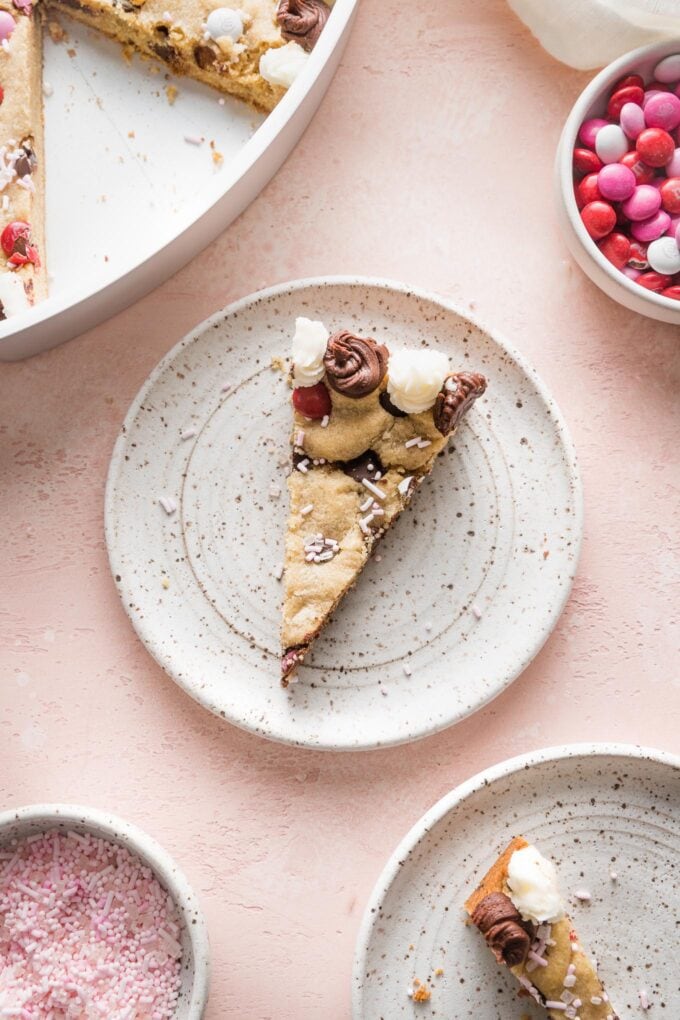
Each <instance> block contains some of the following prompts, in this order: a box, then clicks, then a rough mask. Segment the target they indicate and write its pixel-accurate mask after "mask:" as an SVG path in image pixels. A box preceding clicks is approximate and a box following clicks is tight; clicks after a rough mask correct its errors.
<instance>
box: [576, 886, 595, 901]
mask: <svg viewBox="0 0 680 1020" xmlns="http://www.w3.org/2000/svg"><path fill="white" fill-rule="evenodd" d="M574 896H575V897H576V899H577V900H581V901H582V902H583V903H589V902H590V900H592V898H593V897H592V896H591V895H590V892H589V890H588V889H577V890H576V892H575V893H574Z"/></svg>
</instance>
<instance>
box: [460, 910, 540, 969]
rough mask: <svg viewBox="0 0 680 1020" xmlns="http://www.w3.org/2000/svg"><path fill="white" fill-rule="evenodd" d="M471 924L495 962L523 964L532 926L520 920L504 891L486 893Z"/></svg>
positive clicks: (529, 944) (513, 965)
mask: <svg viewBox="0 0 680 1020" xmlns="http://www.w3.org/2000/svg"><path fill="white" fill-rule="evenodd" d="M472 923H473V924H475V925H476V926H477V927H478V928H479V930H480V931H481V933H482V935H483V936H484V938H485V939H486V941H487V943H488V946H489V948H490V949H491V951H492V952H493V954H494V956H495V957H496V959H497V960H498V962H499V963H507V965H508V967H515V966H516V965H517V964H518V963H524V961H525V960H526V958H527V953H528V952H529V949H530V947H531V941H532V938H533V934H534V931H533V926H532V925H531V924H530V923H528V922H526V921H523V920H522V918H521V916H520V914H519V911H518V910H517V908H516V907H515V906H514V904H513V902H512V900H511V899H510V898H509V897H508V896H506V895H505V894H504V893H501V892H496V893H489V895H488V896H485V897H484V899H483V900H480V902H479V903H478V904H477V906H476V907H475V909H474V911H473V913H472Z"/></svg>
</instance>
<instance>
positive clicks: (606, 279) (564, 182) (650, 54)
mask: <svg viewBox="0 0 680 1020" xmlns="http://www.w3.org/2000/svg"><path fill="white" fill-rule="evenodd" d="M671 53H680V39H676V40H675V41H672V42H662V43H655V44H654V45H653V46H642V47H640V49H638V50H633V51H632V53H626V54H625V55H624V56H623V57H619V59H618V60H615V61H614V62H613V63H612V64H609V66H608V67H605V69H604V70H603V71H600V73H599V74H598V75H597V77H595V78H593V80H592V81H591V82H590V84H589V85H587V86H586V88H585V89H584V90H583V92H582V93H581V95H580V96H579V97H578V99H577V100H576V102H575V103H574V105H573V107H572V109H571V113H570V114H569V116H568V117H567V121H566V124H565V125H564V130H563V131H562V136H561V138H560V141H559V145H558V146H557V159H556V163H555V171H556V186H557V208H558V212H559V217H560V224H561V227H562V231H563V233H564V238H565V240H566V242H567V247H568V248H569V251H570V252H571V254H572V255H573V256H574V258H575V259H576V261H577V262H578V264H579V266H580V267H581V269H582V270H583V271H584V273H586V275H587V276H589V277H590V279H591V280H592V281H593V283H595V284H597V286H598V287H599V288H600V289H601V290H603V291H604V292H605V294H608V295H609V297H611V298H613V299H614V301H618V302H619V304H621V305H625V307H626V308H630V309H631V310H632V311H634V312H639V313H640V314H641V315H647V316H649V318H652V319H659V320H660V321H661V322H673V323H675V324H676V325H680V301H674V300H673V299H672V298H665V297H661V295H660V294H654V293H653V292H652V291H649V290H645V288H644V287H640V285H639V284H637V283H635V282H634V281H633V280H629V279H628V277H627V276H625V275H624V274H623V273H622V272H621V271H620V270H619V269H616V267H615V266H613V265H612V264H611V262H609V261H608V260H607V259H606V258H605V257H604V255H602V253H601V252H600V250H599V249H598V247H597V245H596V244H595V242H594V241H593V239H592V238H591V237H590V236H589V234H588V232H587V230H586V228H585V227H584V226H583V222H582V220H581V214H580V212H579V209H578V206H577V205H576V199H575V197H574V178H573V174H572V152H573V150H574V146H575V144H576V136H577V134H578V129H579V128H580V126H581V124H582V123H583V121H584V120H587V119H588V118H589V117H601V116H603V114H604V110H605V108H606V105H607V99H608V97H609V92H610V90H611V87H612V85H614V84H616V82H617V81H618V80H619V79H620V78H623V77H625V75H627V74H633V73H637V74H641V75H642V77H643V78H644V79H645V81H650V80H651V78H652V72H653V70H654V68H655V67H656V65H657V64H658V62H659V61H660V60H662V59H663V58H664V57H667V56H668V55H669V54H671Z"/></svg>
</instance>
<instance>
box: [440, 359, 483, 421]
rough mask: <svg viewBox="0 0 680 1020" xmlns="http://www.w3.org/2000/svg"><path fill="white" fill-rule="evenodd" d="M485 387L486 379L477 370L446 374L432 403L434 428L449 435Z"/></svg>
mask: <svg viewBox="0 0 680 1020" xmlns="http://www.w3.org/2000/svg"><path fill="white" fill-rule="evenodd" d="M485 389H486V379H485V378H484V376H483V375H479V374H478V373H477V372H457V373H451V375H447V377H446V379H445V380H444V385H443V386H442V388H441V390H440V391H439V393H438V394H437V399H436V400H435V403H434V411H433V413H434V424H435V428H436V429H437V430H438V431H439V432H441V434H442V435H443V436H448V435H450V434H451V432H453V430H454V429H455V427H456V425H457V424H458V422H459V421H460V420H461V418H462V417H463V416H464V415H466V414H467V412H468V411H469V410H470V408H471V407H472V405H473V404H474V402H475V400H476V399H477V397H481V395H482V393H484V390H485Z"/></svg>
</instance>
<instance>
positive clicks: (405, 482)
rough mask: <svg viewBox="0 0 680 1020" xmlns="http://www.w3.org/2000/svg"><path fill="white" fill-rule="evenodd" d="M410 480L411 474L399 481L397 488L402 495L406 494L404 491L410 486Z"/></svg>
mask: <svg viewBox="0 0 680 1020" xmlns="http://www.w3.org/2000/svg"><path fill="white" fill-rule="evenodd" d="M412 481H413V476H412V475H408V477H407V478H404V479H403V480H402V481H401V482H399V485H398V486H397V489H398V490H399V492H400V493H401V494H402V496H405V495H406V493H407V492H408V490H409V488H410V487H411V482H412Z"/></svg>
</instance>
